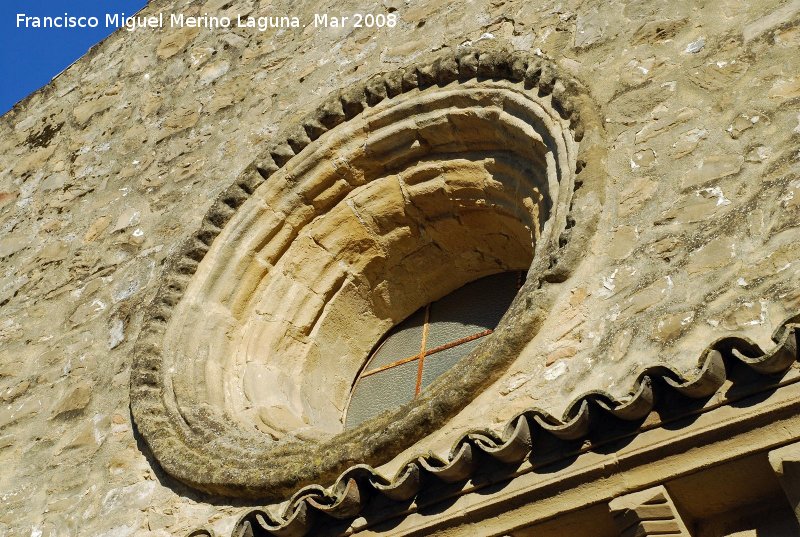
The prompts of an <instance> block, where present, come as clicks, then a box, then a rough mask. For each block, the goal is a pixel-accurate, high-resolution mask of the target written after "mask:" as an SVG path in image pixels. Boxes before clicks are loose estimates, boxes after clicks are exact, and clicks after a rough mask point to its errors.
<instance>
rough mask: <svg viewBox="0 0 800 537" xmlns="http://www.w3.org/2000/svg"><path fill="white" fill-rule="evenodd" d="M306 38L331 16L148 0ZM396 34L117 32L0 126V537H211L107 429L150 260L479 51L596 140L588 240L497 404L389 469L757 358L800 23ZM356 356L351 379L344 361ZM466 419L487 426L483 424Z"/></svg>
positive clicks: (757, 9) (780, 314) (709, 11)
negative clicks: (539, 67) (718, 347)
mask: <svg viewBox="0 0 800 537" xmlns="http://www.w3.org/2000/svg"><path fill="white" fill-rule="evenodd" d="M162 11H163V12H183V13H185V14H186V16H201V15H202V14H203V13H217V14H219V15H220V16H221V15H224V14H228V15H229V16H231V17H233V18H235V17H236V16H237V15H242V16H243V17H247V16H259V15H263V14H264V13H267V12H269V13H272V14H279V15H284V14H285V15H287V16H297V17H299V18H300V19H301V20H312V18H313V14H314V13H320V12H328V13H330V14H331V16H343V15H347V14H353V13H364V12H365V9H364V6H363V5H359V4H357V3H354V2H350V1H347V0H345V1H340V2H335V3H334V2H329V3H326V4H324V5H322V6H320V5H319V4H312V3H296V2H286V1H278V2H272V3H269V4H268V5H267V3H266V2H259V1H256V0H236V1H234V2H229V1H226V0H209V1H206V2H201V1H190V2H171V1H153V2H151V3H150V4H149V5H148V6H147V7H146V8H145V11H144V12H143V14H145V15H147V14H157V13H159V12H162ZM372 12H373V14H374V15H377V14H379V13H380V14H383V15H388V14H397V16H398V20H399V24H398V25H397V27H395V28H389V27H384V28H367V27H362V28H354V27H352V26H350V25H344V26H342V27H339V28H324V29H323V28H315V27H313V25H308V26H306V27H305V28H296V29H292V28H284V29H278V30H276V31H274V32H273V31H264V32H254V31H250V30H248V29H247V28H230V29H221V28H216V29H208V28H185V27H184V28H169V27H165V28H161V29H146V30H144V29H143V30H142V31H134V32H128V31H126V30H120V31H118V32H116V33H115V34H114V35H112V36H111V37H109V38H108V39H106V40H105V41H103V42H102V43H100V44H99V45H97V46H95V47H93V48H92V49H91V50H90V51H89V52H88V53H87V54H86V55H85V56H84V57H83V58H81V59H80V60H79V61H78V62H76V63H75V64H74V65H72V66H71V67H70V68H69V69H67V70H66V71H65V72H64V73H62V74H61V75H59V76H58V77H57V78H56V79H55V80H54V81H53V82H52V83H51V84H49V85H48V86H46V87H45V88H43V89H42V90H40V91H38V92H36V93H35V94H33V95H31V96H30V97H28V98H27V99H25V100H24V101H22V102H21V103H19V104H17V105H16V106H15V108H14V109H13V110H12V111H10V112H9V113H7V114H6V115H5V116H3V118H2V120H0V230H2V232H1V233H0V504H1V505H2V509H0V534H2V535H7V536H9V537H10V536H25V537H27V536H36V537H43V536H49V535H105V536H127V535H142V536H145V535H149V536H167V535H182V534H185V533H186V532H188V531H189V530H190V529H192V528H194V527H196V526H197V525H198V521H200V524H205V523H206V522H209V524H210V526H212V527H214V528H215V529H216V530H217V531H218V532H220V533H221V534H225V532H226V531H228V530H229V529H230V528H231V527H232V526H233V524H234V523H235V520H236V517H237V516H238V514H239V513H240V512H241V506H240V505H239V504H237V503H236V502H234V501H231V500H225V499H213V498H209V497H207V496H204V495H202V494H201V493H197V492H194V491H192V490H190V489H188V488H186V487H184V486H183V485H181V484H179V483H177V482H175V481H174V480H172V479H171V478H170V477H169V476H167V475H165V474H164V473H163V472H162V471H161V470H160V469H159V466H158V465H157V463H156V462H155V461H154V460H153V459H152V458H149V456H148V455H145V453H147V450H145V449H144V446H143V444H142V442H141V438H140V437H139V436H138V435H137V434H136V431H135V430H134V426H133V424H132V421H131V416H130V411H129V376H130V367H131V363H132V352H133V345H134V342H135V341H136V340H137V338H138V335H139V331H140V329H141V327H142V322H143V312H144V308H145V305H146V304H148V303H149V302H151V301H152V300H153V298H154V295H155V293H156V289H157V288H158V285H159V283H160V277H161V275H162V270H163V264H162V262H163V261H164V260H165V259H166V258H168V257H169V256H170V255H171V254H172V253H173V252H175V251H176V250H177V249H178V248H179V247H180V246H181V245H182V244H183V242H184V241H185V240H186V239H187V237H189V236H190V235H191V234H192V233H194V232H195V230H197V229H198V228H199V226H200V223H201V220H202V218H203V217H204V215H205V214H206V213H207V211H208V209H209V207H210V206H211V204H212V203H213V202H214V200H215V199H216V197H217V195H218V194H219V193H220V192H222V191H224V190H225V189H226V188H227V187H228V186H229V185H230V184H231V183H232V182H233V181H234V179H235V178H236V177H238V176H239V175H240V174H241V173H242V172H243V170H245V169H246V168H247V167H248V166H249V165H250V164H251V163H252V162H253V159H254V157H255V155H257V154H260V153H263V151H264V147H266V146H268V145H269V144H270V143H271V142H272V141H273V140H274V138H275V137H276V136H277V135H278V133H279V132H281V130H282V129H283V128H285V127H286V126H287V125H289V124H290V123H292V121H293V119H294V118H297V117H302V116H305V115H308V114H309V113H310V112H311V111H313V110H314V109H316V108H317V107H318V106H319V105H320V103H321V102H322V101H323V99H324V98H325V97H326V96H327V95H328V94H329V93H330V92H332V91H334V90H338V89H341V88H344V87H347V86H350V85H352V84H355V83H357V82H360V81H364V80H366V79H368V78H369V77H371V76H373V75H375V74H377V73H385V72H388V71H391V70H392V69H395V68H396V67H399V66H403V65H409V64H411V63H413V62H414V61H415V59H416V58H420V57H423V56H425V55H427V54H430V53H436V52H441V51H442V50H444V49H454V50H455V49H457V48H458V47H459V46H464V45H467V44H479V43H480V42H482V41H491V40H495V41H498V42H500V41H502V42H504V43H508V44H509V45H510V46H511V47H512V48H513V49H515V50H518V51H525V52H528V53H531V54H542V55H543V56H546V57H548V58H551V59H552V61H553V62H554V63H555V64H556V65H557V66H558V68H559V69H561V70H562V71H564V72H566V73H568V74H569V75H570V76H571V77H573V78H575V79H576V80H578V81H580V82H581V83H582V85H583V86H585V87H586V88H587V91H588V94H589V95H590V96H591V98H592V101H593V103H594V106H595V107H596V109H597V110H599V113H600V115H601V118H602V121H603V125H604V129H605V137H606V140H607V141H608V147H607V148H606V150H607V161H606V162H605V167H606V170H607V173H608V177H609V179H608V181H607V184H606V190H605V192H604V198H603V199H604V202H603V205H602V207H600V208H597V211H598V217H599V223H598V226H597V232H596V233H595V235H594V236H593V239H592V242H591V244H590V245H589V247H588V248H587V250H586V252H585V259H584V260H583V262H582V263H581V264H580V267H579V269H578V270H576V271H575V272H574V273H573V274H572V275H571V276H570V277H569V278H568V279H567V280H566V281H563V282H560V289H561V290H560V292H559V295H558V297H557V299H556V300H555V303H554V305H553V306H552V308H551V309H550V311H549V313H548V317H547V320H546V321H545V323H544V324H543V325H542V326H541V328H540V330H539V332H538V334H537V335H536V337H535V338H533V339H532V340H531V342H530V344H529V345H527V346H526V347H525V349H524V350H523V351H522V352H520V355H519V357H518V358H517V359H516V360H515V361H513V363H511V365H510V366H509V367H508V369H506V370H505V371H504V372H503V373H502V375H501V376H500V377H499V379H498V380H497V381H495V382H494V383H493V384H492V385H491V386H489V387H488V388H486V390H485V391H483V392H482V393H481V394H480V395H478V396H477V397H475V399H474V400H473V401H472V402H471V403H469V405H468V406H467V407H465V409H464V410H463V411H462V412H461V413H459V414H457V415H456V416H455V417H453V418H452V419H451V420H449V421H448V422H447V423H446V424H445V425H444V426H443V427H442V428H441V429H440V430H439V431H437V432H436V433H435V434H432V435H430V436H428V437H426V438H425V439H424V440H422V441H420V442H419V443H417V444H415V445H414V446H412V447H411V448H409V453H401V454H399V455H398V456H397V457H396V458H395V459H393V461H389V462H388V463H386V465H385V469H386V472H387V473H392V472H393V470H394V467H393V466H392V465H393V464H395V465H396V464H399V463H401V462H402V461H404V460H406V459H407V458H408V456H409V454H410V453H411V452H412V451H413V452H421V451H427V450H434V451H436V450H439V451H444V450H446V449H447V448H449V446H450V445H451V443H452V441H453V440H454V439H455V438H456V437H458V436H459V434H461V433H463V432H464V431H466V430H468V429H470V428H472V427H473V426H474V423H473V421H472V416H475V415H486V416H489V417H488V418H487V419H489V421H490V423H486V424H482V425H489V426H491V425H495V426H500V425H501V424H503V423H505V421H506V420H507V419H508V418H510V417H511V416H513V415H514V414H515V413H516V412H518V411H520V410H521V409H523V408H527V407H530V406H532V405H536V406H539V407H542V408H545V409H547V410H549V411H550V412H552V413H553V414H554V415H559V414H560V413H561V412H562V411H563V409H564V408H565V407H566V405H567V404H568V403H569V402H570V401H571V400H573V399H574V398H575V397H576V396H577V395H579V394H581V393H584V392H586V391H588V390H591V389H595V388H597V387H603V388H604V389H607V390H609V391H610V392H612V393H615V394H617V395H620V396H622V395H624V394H625V393H626V392H627V390H628V389H629V386H630V383H631V380H632V379H633V378H634V377H635V375H636V372H637V371H638V370H640V369H641V368H643V367H644V366H646V365H652V364H656V363H664V364H669V365H670V366H672V367H675V368H676V369H678V370H681V371H691V370H692V369H693V368H694V367H695V365H696V363H697V359H698V356H699V353H700V352H701V351H702V349H703V348H705V346H706V345H707V344H708V343H709V342H711V341H713V340H715V339H716V338H719V337H724V336H727V335H731V334H737V335H743V336H746V337H749V338H751V339H752V340H753V341H755V342H757V343H759V344H761V345H763V346H765V347H767V346H769V343H770V339H769V338H770V335H771V333H772V331H773V330H774V329H775V328H776V327H778V326H779V325H780V324H781V323H782V322H783V321H784V320H785V319H786V318H789V317H792V316H796V315H798V313H800V285H798V283H800V261H798V259H800V246H798V240H797V238H798V226H800V174H799V173H798V172H799V171H800V144H798V140H799V139H800V75H799V74H798V73H800V55H798V54H797V49H798V45H800V26H798V23H799V22H800V2H798V1H797V0H789V1H766V2H758V3H742V2H738V1H733V0H730V1H726V0H714V1H710V2H706V3H703V4H702V5H700V4H695V3H692V2H677V3H669V4H666V3H658V2H649V1H633V2H621V1H610V2H576V1H569V0H567V1H559V2H548V1H545V2H538V3H532V2H523V1H505V2H504V1H476V2H473V3H468V4H465V3H461V2H444V1H426V0H421V1H419V2H408V3H404V2H400V1H394V0H387V1H385V2H383V3H382V4H376V5H375V7H373V8H372ZM365 358H366V357H365ZM487 409H492V412H491V413H487V412H486V410H487Z"/></svg>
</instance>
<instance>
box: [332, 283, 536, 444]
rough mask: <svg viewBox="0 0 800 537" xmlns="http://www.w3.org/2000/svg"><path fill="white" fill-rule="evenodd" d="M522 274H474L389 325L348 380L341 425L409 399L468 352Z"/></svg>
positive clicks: (349, 425) (505, 305) (506, 301)
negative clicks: (352, 380) (350, 385)
mask: <svg viewBox="0 0 800 537" xmlns="http://www.w3.org/2000/svg"><path fill="white" fill-rule="evenodd" d="M524 278H525V273H524V272H522V271H513V272H503V273H500V274H494V275H492V276H486V277H484V278H480V279H479V280H475V281H473V282H471V283H468V284H466V285H464V286H463V287H460V288H459V289H457V290H455V291H453V292H452V293H450V294H449V295H447V296H445V297H443V298H441V299H439V300H436V301H434V302H431V303H430V304H427V305H425V306H423V307H421V308H420V309H418V310H417V311H416V312H414V313H413V314H412V315H411V316H409V317H407V318H406V319H405V320H403V321H402V322H400V323H399V324H397V325H395V326H394V327H393V328H392V329H391V330H389V332H388V333H387V334H386V335H385V336H384V337H383V338H382V340H381V342H380V343H379V344H378V345H377V347H376V348H375V350H374V351H373V352H372V354H370V357H369V359H368V360H367V362H366V364H365V365H364V367H363V368H362V370H361V372H360V373H359V375H358V378H357V379H356V381H355V383H354V387H353V391H352V394H351V397H350V403H349V405H348V407H347V414H346V417H345V427H346V428H352V427H356V426H358V425H359V424H361V423H362V422H364V421H366V420H368V419H370V418H372V417H375V416H377V415H378V414H380V413H381V412H384V411H386V410H394V409H396V408H397V407H399V406H401V405H403V404H405V403H408V402H409V401H412V400H413V399H414V398H415V397H417V396H418V395H419V394H420V393H421V392H422V391H423V390H425V389H426V388H427V387H428V386H430V384H431V383H432V382H433V381H434V380H436V379H437V378H438V377H439V376H441V375H442V374H443V373H445V372H446V371H447V370H448V369H450V368H451V367H452V366H454V365H455V364H456V363H457V362H458V361H459V360H460V359H461V358H463V357H464V356H466V355H468V354H469V353H470V352H472V350H473V349H474V348H475V347H477V346H478V345H479V344H480V342H481V341H482V340H483V338H484V337H486V336H488V335H489V334H491V333H492V332H493V331H494V329H495V328H496V327H497V324H498V323H499V322H500V319H501V318H502V317H503V315H504V314H505V312H506V310H508V307H509V306H510V305H511V302H512V301H513V300H514V297H515V296H516V294H517V291H519V289H520V287H522V283H523V282H524Z"/></svg>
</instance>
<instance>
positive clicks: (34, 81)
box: [0, 0, 147, 114]
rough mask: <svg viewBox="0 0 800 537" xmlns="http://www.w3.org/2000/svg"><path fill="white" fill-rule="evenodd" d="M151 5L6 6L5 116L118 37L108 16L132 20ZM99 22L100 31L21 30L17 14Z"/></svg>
mask: <svg viewBox="0 0 800 537" xmlns="http://www.w3.org/2000/svg"><path fill="white" fill-rule="evenodd" d="M145 4H147V0H0V114H5V113H6V112H8V111H9V110H10V109H11V107H12V106H14V104H15V103H16V102H18V101H20V100H22V99H24V98H25V97H27V96H28V95H29V94H31V93H33V92H34V91H36V90H37V89H39V88H41V87H42V86H44V85H45V84H47V83H48V82H50V79H51V78H53V77H54V76H55V75H56V74H58V73H59V72H61V71H63V70H64V68H65V67H67V66H68V65H69V64H71V63H72V62H74V61H75V60H76V59H78V58H80V57H81V56H83V55H84V54H85V53H86V51H87V50H89V47H91V46H92V45H94V44H95V43H97V42H98V41H101V40H102V39H103V38H105V37H106V36H108V35H109V34H111V33H112V32H113V31H114V28H106V27H105V15H106V13H119V12H123V13H125V14H126V15H132V14H133V13H135V12H136V11H138V10H139V9H141V8H142V7H143V6H144V5H145ZM65 12H66V13H67V14H68V15H70V16H86V17H89V16H95V17H98V18H99V19H100V24H99V26H98V27H97V28H66V29H60V28H24V27H20V28H18V27H17V13H25V14H27V15H37V16H45V15H46V16H58V15H61V16H63V15H64V13H65Z"/></svg>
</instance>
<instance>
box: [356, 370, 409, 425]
mask: <svg viewBox="0 0 800 537" xmlns="http://www.w3.org/2000/svg"><path fill="white" fill-rule="evenodd" d="M416 388H417V361H416V360H414V361H413V362H409V363H407V364H403V365H399V366H397V367H393V368H391V369H387V370H385V371H381V372H380V373H375V374H374V375H369V376H367V377H361V378H360V379H358V382H357V383H356V387H355V389H354V391H353V397H352V399H351V400H350V406H349V407H348V409H347V420H346V422H345V427H355V426H356V425H358V424H360V423H361V422H363V421H365V420H368V419H369V418H371V417H373V416H377V415H378V414H380V413H381V412H383V411H385V410H394V409H395V408H397V407H398V406H400V405H403V404H405V403H408V402H409V401H411V400H412V399H414V391H415V390H416Z"/></svg>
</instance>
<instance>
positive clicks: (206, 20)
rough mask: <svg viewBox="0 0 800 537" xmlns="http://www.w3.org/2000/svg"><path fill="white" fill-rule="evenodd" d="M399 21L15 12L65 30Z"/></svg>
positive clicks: (393, 20) (27, 21) (22, 20)
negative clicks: (52, 14)
mask: <svg viewBox="0 0 800 537" xmlns="http://www.w3.org/2000/svg"><path fill="white" fill-rule="evenodd" d="M398 22H399V17H398V16H397V14H396V13H386V14H384V13H377V14H373V13H351V14H349V15H330V14H328V13H314V14H313V15H312V16H311V17H310V18H309V19H308V20H303V19H301V18H300V17H298V16H290V15H280V16H257V17H254V16H250V15H247V16H243V15H236V16H218V15H210V14H207V13H204V14H202V15H191V16H190V15H184V14H182V13H169V14H165V13H156V14H153V15H131V16H127V15H125V13H106V14H105V16H85V15H72V14H70V13H63V14H59V15H54V16H34V15H27V14H25V13H17V14H16V25H17V28H31V29H47V28H56V29H65V28H66V29H69V28H76V29H80V28H97V27H106V28H125V29H126V30H128V31H131V32H133V31H136V30H143V29H158V28H206V29H211V30H216V29H229V28H249V29H251V30H257V31H260V32H266V31H268V30H277V29H283V28H289V29H291V28H306V27H307V26H311V27H313V28H394V27H395V26H397V23H398Z"/></svg>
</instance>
